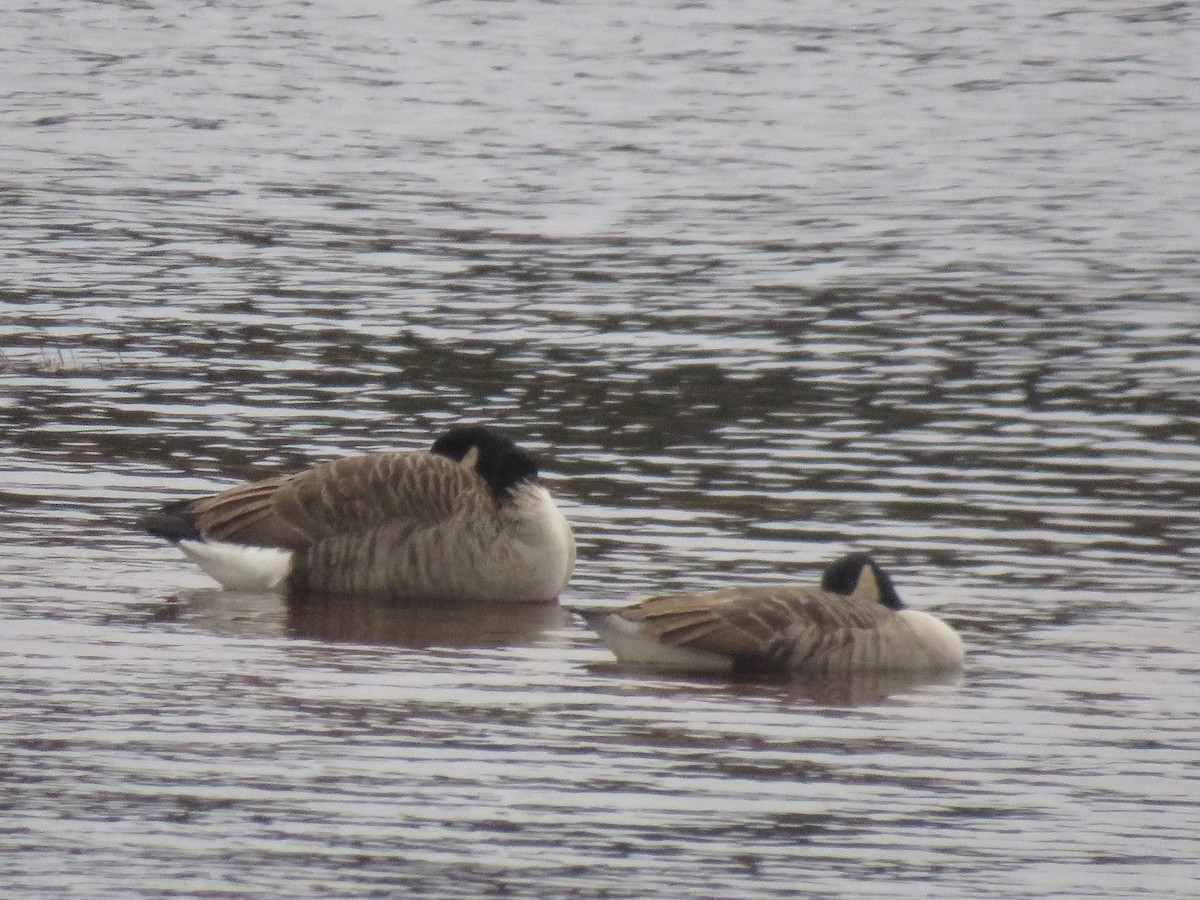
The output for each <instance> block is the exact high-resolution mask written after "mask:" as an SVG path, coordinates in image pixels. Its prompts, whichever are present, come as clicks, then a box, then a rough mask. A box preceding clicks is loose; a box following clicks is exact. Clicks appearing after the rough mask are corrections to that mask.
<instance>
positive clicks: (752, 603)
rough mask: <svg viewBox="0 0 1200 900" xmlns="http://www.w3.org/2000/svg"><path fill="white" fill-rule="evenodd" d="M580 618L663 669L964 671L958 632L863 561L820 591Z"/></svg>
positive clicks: (651, 603) (768, 590) (726, 593)
mask: <svg viewBox="0 0 1200 900" xmlns="http://www.w3.org/2000/svg"><path fill="white" fill-rule="evenodd" d="M578 612H579V613H580V615H582V616H583V617H584V619H586V620H587V622H588V624H589V625H591V626H592V627H593V628H594V629H596V631H597V632H599V634H600V637H602V638H603V639H604V641H605V643H607V644H608V646H609V648H610V649H611V650H612V651H613V653H615V654H616V656H617V658H618V659H619V660H621V661H623V662H629V663H637V664H641V665H647V666H654V667H659V668H665V669H675V670H683V671H690V672H794V673H806V674H820V675H835V676H850V675H855V674H865V673H878V672H914V671H931V672H932V671H945V670H947V669H957V668H959V667H961V666H962V663H963V646H962V641H961V640H960V639H959V637H958V635H957V634H956V633H955V632H954V630H953V629H952V628H951V627H950V626H949V625H947V624H946V623H945V622H942V621H941V620H940V619H937V618H934V617H933V616H931V615H929V614H928V613H924V612H919V611H917V610H913V609H906V608H905V606H904V604H903V603H901V602H900V597H899V596H897V594H896V589H895V587H894V586H893V585H892V580H891V578H889V577H888V575H887V573H886V572H884V571H883V570H882V569H880V568H879V566H878V565H877V564H876V562H875V561H874V560H873V559H872V558H871V557H870V556H868V555H867V554H865V553H852V554H850V555H848V556H844V557H842V558H841V559H839V560H837V561H836V562H833V563H831V564H830V565H829V566H828V568H826V569H825V571H824V572H823V573H822V577H821V585H820V587H802V586H798V585H763V586H761V587H734V588H725V589H724V590H718V591H711V592H708V593H704V594H674V595H670V594H668V595H663V596H658V597H650V598H649V599H646V600H643V601H641V602H640V603H635V604H634V605H632V606H627V607H625V608H624V609H620V610H616V611H613V610H611V609H608V610H599V609H590V610H578Z"/></svg>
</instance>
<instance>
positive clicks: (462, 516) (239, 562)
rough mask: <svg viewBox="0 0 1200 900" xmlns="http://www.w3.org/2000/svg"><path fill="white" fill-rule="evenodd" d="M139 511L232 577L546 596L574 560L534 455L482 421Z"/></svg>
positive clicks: (396, 591) (387, 594)
mask: <svg viewBox="0 0 1200 900" xmlns="http://www.w3.org/2000/svg"><path fill="white" fill-rule="evenodd" d="M141 524H142V526H143V527H144V528H145V529H146V530H147V531H149V532H150V533H151V534H155V535H158V536H160V537H164V538H167V539H168V540H171V541H173V542H175V543H176V544H178V546H179V548H180V549H181V550H182V551H183V552H184V554H185V555H187V556H188V558H189V559H191V560H192V561H193V562H195V563H196V564H197V565H199V566H200V568H201V569H203V570H204V571H205V572H207V573H208V574H209V575H210V576H212V577H213V578H215V579H216V580H217V581H219V582H220V583H221V585H222V586H223V587H225V588H227V589H230V590H256V591H279V592H283V593H288V594H292V595H304V594H320V595H329V596H336V595H341V596H352V597H362V598H394V599H403V600H463V601H487V602H499V603H546V602H552V601H554V600H556V599H557V597H558V595H559V594H560V593H561V591H562V589H563V588H564V587H565V586H566V583H567V579H568V578H569V577H570V575H571V570H572V568H573V566H574V562H575V543H574V539H573V537H572V534H571V528H570V526H569V525H568V524H567V521H566V519H565V518H564V517H563V515H562V513H561V512H560V511H559V510H558V507H557V506H555V504H554V501H553V499H552V498H551V497H550V494H549V493H548V492H547V491H546V489H545V488H544V487H542V486H541V485H540V484H539V483H538V480H537V465H536V463H535V462H534V460H533V458H532V457H530V456H529V455H528V454H527V453H525V452H524V451H522V450H520V449H519V448H518V447H517V446H516V445H515V444H513V442H512V441H510V440H508V439H507V438H505V437H503V436H501V435H499V434H498V433H496V432H495V431H493V430H491V429H489V428H484V427H480V426H468V427H462V428H456V429H452V430H451V431H449V432H447V433H446V434H445V435H443V436H442V437H440V438H439V439H438V440H437V441H435V442H434V444H433V447H432V448H431V449H430V450H423V451H415V452H395V453H373V454H367V455H362V456H352V457H346V458H344V459H339V460H334V461H333V462H328V463H324V464H322V465H318V466H315V467H314V468H311V469H308V470H306V471H304V472H300V473H297V474H293V475H285V476H282V477H278V478H268V479H264V480H262V481H254V482H250V483H248V484H243V485H238V486H236V487H232V488H229V489H228V490H224V491H221V492H219V493H216V494H211V495H209V496H206V497H200V498H197V499H192V500H185V501H181V502H176V503H170V504H167V505H166V506H164V507H162V508H161V509H158V510H155V511H154V512H151V513H149V514H147V515H146V516H144V517H143V518H142V519H141Z"/></svg>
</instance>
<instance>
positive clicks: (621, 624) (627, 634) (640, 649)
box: [583, 610, 733, 672]
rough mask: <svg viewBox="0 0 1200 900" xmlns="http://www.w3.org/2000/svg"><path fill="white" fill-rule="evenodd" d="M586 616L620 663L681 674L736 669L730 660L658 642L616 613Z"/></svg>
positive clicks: (729, 658)
mask: <svg viewBox="0 0 1200 900" xmlns="http://www.w3.org/2000/svg"><path fill="white" fill-rule="evenodd" d="M583 616H584V618H585V619H586V620H587V623H588V624H589V625H591V626H592V628H594V629H595V630H596V633H597V634H599V635H600V637H601V638H602V639H603V640H604V643H606V644H608V648H609V649H610V650H612V652H613V654H614V655H615V656H616V657H617V659H619V660H620V661H621V662H626V663H632V664H634V665H640V666H654V667H656V668H660V669H674V670H677V671H682V672H729V671H731V670H732V669H733V659H732V658H731V657H728V656H722V655H720V654H719V653H708V652H707V651H704V650H691V649H688V648H686V647H672V646H671V645H670V644H664V643H663V642H662V641H656V640H655V639H654V638H650V637H646V635H644V634H642V632H641V629H640V628H639V627H638V625H637V623H636V622H630V621H629V620H628V619H626V618H624V617H622V616H620V615H618V614H617V613H605V612H603V611H591V610H589V611H588V612H586V613H583Z"/></svg>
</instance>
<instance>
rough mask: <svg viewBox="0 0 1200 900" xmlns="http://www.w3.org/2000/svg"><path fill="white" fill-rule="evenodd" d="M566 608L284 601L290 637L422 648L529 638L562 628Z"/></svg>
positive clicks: (502, 643)
mask: <svg viewBox="0 0 1200 900" xmlns="http://www.w3.org/2000/svg"><path fill="white" fill-rule="evenodd" d="M567 618H568V614H567V612H566V611H565V610H564V609H563V608H562V607H560V606H557V605H554V604H492V605H488V604H478V603H470V604H468V603H448V604H416V603H388V602H386V601H374V602H365V601H359V600H357V599H354V600H350V599H348V598H344V597H305V598H301V599H289V600H288V601H287V629H288V633H289V634H290V635H292V636H294V637H305V638H314V639H317V640H322V641H352V642H355V643H363V644H388V645H391V646H397V647H409V648H415V649H423V648H429V647H464V648H465V647H505V646H513V645H519V644H529V643H533V642H535V641H537V640H538V639H539V638H541V637H542V636H543V635H544V634H545V633H546V632H548V631H551V630H554V629H557V628H561V627H563V625H564V624H565V623H566V621H567Z"/></svg>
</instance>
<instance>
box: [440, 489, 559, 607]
mask: <svg viewBox="0 0 1200 900" xmlns="http://www.w3.org/2000/svg"><path fill="white" fill-rule="evenodd" d="M502 515H503V516H504V517H505V525H504V531H503V533H504V538H505V540H504V541H503V542H502V543H501V544H500V545H498V547H497V548H496V549H497V556H498V558H497V559H496V560H495V561H494V562H493V563H490V564H488V565H487V566H486V568H485V570H484V571H483V572H480V573H479V575H480V577H482V578H483V579H484V582H483V583H482V584H479V585H477V586H475V591H474V592H475V593H478V594H480V596H482V597H484V598H486V599H493V600H499V601H505V602H537V603H545V602H552V601H554V600H555V599H557V597H558V595H559V594H561V593H562V590H563V588H564V587H566V585H567V580H568V579H569V578H570V577H571V571H572V570H573V569H574V568H575V538H574V536H573V535H572V534H571V526H570V525H569V524H567V520H566V518H564V517H563V514H562V512H561V511H560V510H559V508H558V507H557V506H556V505H555V503H554V500H553V499H552V498H551V496H550V494H549V493H548V492H547V491H546V489H545V488H542V487H540V486H538V485H535V484H528V485H522V486H520V487H519V488H518V489H517V491H516V495H515V496H514V498H513V500H512V501H511V502H510V503H508V504H507V505H506V507H505V508H504V511H503V513H502ZM471 593H472V592H471V591H467V592H466V593H465V594H464V596H469V595H470V594H471Z"/></svg>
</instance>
